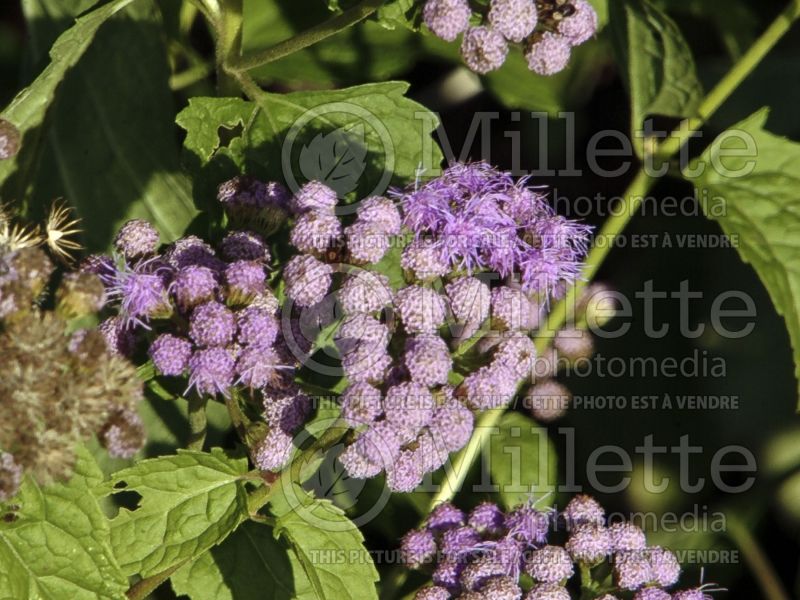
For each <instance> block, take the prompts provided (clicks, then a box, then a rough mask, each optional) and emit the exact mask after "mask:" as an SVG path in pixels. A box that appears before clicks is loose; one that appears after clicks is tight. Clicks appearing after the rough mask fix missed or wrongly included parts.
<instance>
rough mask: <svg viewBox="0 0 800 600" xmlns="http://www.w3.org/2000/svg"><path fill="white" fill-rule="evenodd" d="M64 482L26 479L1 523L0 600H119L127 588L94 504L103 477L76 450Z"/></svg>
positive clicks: (104, 520)
mask: <svg viewBox="0 0 800 600" xmlns="http://www.w3.org/2000/svg"><path fill="white" fill-rule="evenodd" d="M77 457H78V460H77V463H76V465H75V474H74V475H73V477H72V478H71V479H70V480H69V482H67V483H56V484H52V485H47V486H42V485H40V484H37V483H36V482H35V481H34V480H33V479H32V478H30V477H28V478H27V479H26V480H25V482H24V483H23V485H22V489H21V490H20V493H19V495H18V496H17V497H16V498H15V499H14V501H13V504H14V505H16V506H18V507H19V508H18V509H14V510H13V511H12V510H11V507H10V506H6V507H4V508H5V510H4V511H3V512H6V511H9V512H8V513H7V514H6V516H5V518H3V519H2V520H0V565H2V568H0V598H9V599H10V598H20V599H21V598H26V599H28V600H39V599H41V600H61V599H63V598H75V599H79V600H83V599H86V600H90V599H94V600H121V599H122V598H124V597H125V590H126V589H127V587H128V582H127V578H126V577H125V576H124V575H123V574H122V572H121V571H120V568H119V566H118V565H117V561H116V559H115V557H114V554H113V553H112V550H111V541H110V532H111V527H110V524H109V522H108V519H107V518H106V516H105V515H104V514H103V511H102V510H101V508H100V504H99V503H98V490H97V488H98V486H100V484H101V483H102V480H103V474H102V473H101V472H100V469H99V468H98V467H97V465H96V464H95V462H94V460H93V459H92V457H91V455H90V454H89V453H88V452H87V451H86V450H85V449H84V448H82V447H79V448H78V450H77Z"/></svg>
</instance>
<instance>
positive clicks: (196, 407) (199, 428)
mask: <svg viewBox="0 0 800 600" xmlns="http://www.w3.org/2000/svg"><path fill="white" fill-rule="evenodd" d="M187 401H188V403H189V442H188V443H187V444H186V449H187V450H198V451H202V450H203V444H205V443H206V432H207V430H208V417H207V415H206V405H207V404H208V397H207V396H198V395H196V394H193V395H191V396H190V397H189V398H188V400H187Z"/></svg>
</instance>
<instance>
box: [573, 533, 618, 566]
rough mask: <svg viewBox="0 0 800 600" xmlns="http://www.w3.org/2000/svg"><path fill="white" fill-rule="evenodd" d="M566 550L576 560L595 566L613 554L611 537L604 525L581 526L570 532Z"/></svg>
mask: <svg viewBox="0 0 800 600" xmlns="http://www.w3.org/2000/svg"><path fill="white" fill-rule="evenodd" d="M566 549H567V552H569V554H570V556H572V558H573V559H574V560H576V561H578V562H582V563H586V564H594V563H596V562H598V561H601V560H603V559H604V558H605V557H606V556H608V555H609V554H610V553H611V536H610V535H609V533H608V529H606V528H605V527H604V526H602V525H591V524H587V525H579V526H578V527H576V528H575V529H573V530H572V531H571V532H570V536H569V539H568V540H567V544H566Z"/></svg>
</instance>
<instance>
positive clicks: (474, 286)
mask: <svg viewBox="0 0 800 600" xmlns="http://www.w3.org/2000/svg"><path fill="white" fill-rule="evenodd" d="M445 290H446V291H447V297H448V298H449V300H450V309H451V310H452V311H453V316H454V317H455V319H456V321H457V322H458V323H460V324H462V325H465V326H466V328H469V329H470V333H468V334H467V333H466V332H465V335H464V336H463V337H469V335H471V334H472V333H474V332H475V331H476V330H477V328H478V327H480V325H481V323H483V322H484V321H485V320H486V318H487V317H488V316H489V307H490V303H491V300H490V292H489V286H487V285H486V284H485V283H483V282H482V281H481V280H480V279H477V278H475V277H459V278H458V279H456V280H455V281H453V282H452V283H448V284H447V285H446V286H445Z"/></svg>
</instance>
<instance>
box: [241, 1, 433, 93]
mask: <svg viewBox="0 0 800 600" xmlns="http://www.w3.org/2000/svg"><path fill="white" fill-rule="evenodd" d="M402 2H407V0H402ZM397 4H399V3H390V4H387V5H386V6H385V7H383V8H381V9H380V10H379V12H378V15H379V16H381V15H385V18H380V19H379V22H380V23H381V24H380V25H379V24H378V23H376V22H374V21H366V22H364V23H360V24H358V25H356V26H355V27H350V28H348V29H345V30H344V31H341V32H339V33H337V34H336V35H334V36H332V37H331V38H330V39H327V40H324V41H322V42H320V43H318V44H314V46H312V47H310V48H307V49H305V50H301V51H299V52H294V53H292V54H291V55H289V56H286V57H284V58H282V59H280V60H277V61H275V62H273V63H270V64H267V65H264V66H262V67H259V68H258V69H255V70H254V71H253V72H252V74H253V76H254V77H256V78H257V79H258V80H259V81H268V82H281V83H283V84H289V85H296V84H303V85H305V83H306V82H307V81H313V82H314V83H315V87H332V86H333V85H335V84H345V85H347V84H352V83H356V82H362V81H385V80H387V79H390V78H392V77H394V76H396V75H398V74H399V73H402V72H404V71H406V70H407V69H408V68H409V67H411V66H412V65H413V63H414V60H415V59H416V57H417V49H418V45H417V44H416V43H415V41H416V40H415V36H414V35H412V34H411V33H410V32H409V31H407V30H406V29H404V28H397V29H394V30H388V29H386V28H385V27H381V25H383V24H386V23H390V22H392V23H393V22H395V21H396V20H397V19H399V18H401V16H400V15H396V12H395V11H396V9H395V8H394V7H395V6H396V5H397ZM417 4H418V3H417ZM343 8H346V7H343ZM330 17H331V13H330V12H329V10H328V8H327V7H326V6H325V4H324V2H315V3H309V2H296V1H294V0H277V1H274V2H262V1H260V0H245V3H244V31H243V40H242V46H243V50H244V51H245V52H247V51H248V50H261V49H263V48H269V47H270V46H272V45H274V44H276V43H278V42H282V41H284V40H286V39H288V38H290V37H292V36H293V35H295V34H297V33H299V32H301V31H303V30H305V29H308V28H309V27H311V26H313V25H317V24H319V23H323V22H324V21H325V20H326V19H329V18H330Z"/></svg>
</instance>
